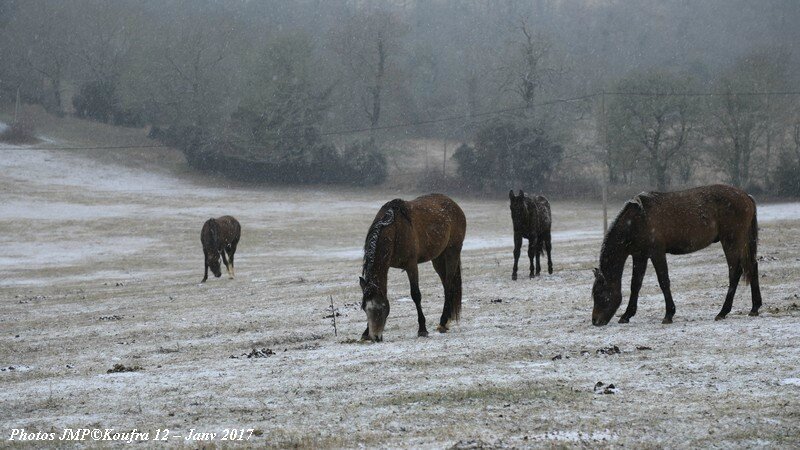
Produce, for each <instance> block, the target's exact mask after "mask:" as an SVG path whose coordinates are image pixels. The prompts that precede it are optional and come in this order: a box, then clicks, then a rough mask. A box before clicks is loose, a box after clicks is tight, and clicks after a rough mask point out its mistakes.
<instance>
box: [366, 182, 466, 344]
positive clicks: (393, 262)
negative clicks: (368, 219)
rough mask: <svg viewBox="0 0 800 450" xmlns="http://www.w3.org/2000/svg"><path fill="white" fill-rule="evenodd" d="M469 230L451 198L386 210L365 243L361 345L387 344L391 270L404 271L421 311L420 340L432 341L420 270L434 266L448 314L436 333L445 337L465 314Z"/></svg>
mask: <svg viewBox="0 0 800 450" xmlns="http://www.w3.org/2000/svg"><path fill="white" fill-rule="evenodd" d="M466 229H467V220H466V218H465V217H464V212H463V211H462V210H461V208H459V206H458V205H457V204H456V203H455V202H454V201H453V200H451V199H450V198H449V197H447V196H445V195H441V194H429V195H423V196H422V197H418V198H416V199H414V200H412V201H409V202H407V201H404V200H401V199H399V198H398V199H394V200H392V201H390V202H388V203H386V204H385V205H383V207H381V209H380V211H378V215H377V216H375V220H373V221H372V225H371V226H370V228H369V232H368V233H367V239H366V242H365V243H364V268H363V272H362V276H361V278H360V279H359V281H360V283H361V290H362V291H363V293H364V297H363V300H362V301H361V309H363V310H364V311H365V312H366V313H367V329H366V330H364V334H363V335H362V336H361V338H362V339H371V340H373V341H381V340H383V328H384V326H385V325H386V317H388V316H389V299H388V297H387V296H386V282H387V277H388V272H389V268H390V267H394V268H397V269H404V270H405V271H406V273H407V274H408V281H409V283H410V284H411V298H412V299H414V305H416V307H417V321H418V322H419V331H418V332H417V335H418V336H427V335H428V329H427V328H425V316H424V315H423V314H422V306H421V303H420V302H421V301H422V294H421V293H420V292H419V274H418V272H417V270H418V269H417V264H420V263H424V262H426V261H433V268H434V269H436V273H438V274H439V278H441V280H442V285H443V286H444V310H443V311H442V317H441V319H440V320H439V326H438V327H437V330H438V331H439V332H440V333H444V332H446V331H447V330H448V329H449V327H448V322H449V321H450V320H451V319H455V320H458V318H459V315H460V313H461V245H462V243H463V242H464V234H465V233H466Z"/></svg>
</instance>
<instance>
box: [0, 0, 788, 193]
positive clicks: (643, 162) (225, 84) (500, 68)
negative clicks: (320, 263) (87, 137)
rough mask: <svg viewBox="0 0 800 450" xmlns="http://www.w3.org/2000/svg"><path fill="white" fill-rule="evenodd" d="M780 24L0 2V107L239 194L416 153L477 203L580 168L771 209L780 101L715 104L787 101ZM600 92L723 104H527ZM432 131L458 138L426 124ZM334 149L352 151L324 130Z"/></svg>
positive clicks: (387, 7)
mask: <svg viewBox="0 0 800 450" xmlns="http://www.w3.org/2000/svg"><path fill="white" fill-rule="evenodd" d="M712 16H713V17H714V18H715V20H714V21H712V22H709V23H706V22H702V21H699V20H698V17H712ZM798 18H800V6H798V4H797V3H796V2H792V1H783V0H772V1H767V2H763V3H761V4H759V5H754V4H753V2H749V1H745V0H730V1H727V0H726V1H723V0H710V1H708V2H697V3H696V4H693V5H688V6H687V5H686V3H685V2H683V1H681V0H665V1H655V0H639V1H634V2H616V1H609V2H556V1H547V0H530V1H513V0H510V1H505V2H496V1H490V0H472V1H461V0H424V1H423V0H405V1H399V2H363V1H355V0H332V1H319V0H297V1H293V2H286V1H282V0H264V1H259V2H237V1H229V2H219V1H213V0H194V1H187V0H164V1H154V0H142V1H135V2H134V1H120V2H99V1H94V0H69V1H64V2H51V1H47V0H26V1H20V0H0V43H1V44H2V45H0V60H2V61H3V62H4V63H3V64H0V98H2V99H3V100H6V101H8V100H10V99H13V98H14V97H15V96H16V95H17V93H19V95H20V97H21V98H22V100H23V101H25V102H28V103H36V104H40V105H42V106H44V107H45V108H47V109H48V110H49V111H51V112H53V113H56V114H64V113H71V114H76V115H78V116H80V117H85V118H88V119H92V120H98V121H101V122H107V123H113V124H117V125H123V126H144V125H148V126H151V127H152V130H153V131H152V136H153V137H154V138H157V139H160V140H162V141H164V142H168V143H170V144H171V145H176V146H178V147H179V148H181V149H182V150H183V151H184V153H185V154H186V155H187V160H188V161H189V163H190V164H192V165H193V166H194V167H197V168H199V169H202V170H218V171H223V172H225V173H228V174H229V175H232V176H239V177H243V178H249V179H267V180H275V181H284V182H328V181H334V182H338V181H342V182H356V183H358V184H373V183H379V182H380V181H381V180H382V179H383V177H385V175H386V172H387V156H389V157H391V154H389V155H387V153H388V150H387V148H388V145H387V143H388V142H392V141H395V140H397V139H400V138H409V137H411V138H422V137H436V138H447V139H458V140H461V141H463V142H465V143H466V144H465V145H463V146H462V147H460V148H459V151H457V152H456V153H455V155H454V159H455V160H456V162H457V163H458V166H459V171H460V172H459V173H460V174H461V177H462V179H463V181H464V184H465V185H467V186H468V187H471V188H473V189H476V190H493V189H499V188H504V187H506V186H507V185H509V184H519V183H523V184H525V185H527V186H531V187H532V188H540V187H541V186H544V185H546V184H547V183H549V182H552V181H553V178H554V177H561V178H564V177H581V176H586V174H585V173H583V172H581V170H578V169H575V168H576V167H578V168H581V167H585V166H586V165H587V163H586V161H587V158H590V159H592V160H593V161H594V162H597V161H599V162H600V164H601V165H603V166H604V167H605V174H604V175H603V176H605V177H608V179H609V180H610V182H612V183H617V184H647V185H650V186H653V187H658V188H666V187H668V186H670V185H677V184H681V183H686V182H688V181H689V180H691V179H692V177H695V178H698V177H699V178H702V177H705V178H708V179H713V178H717V179H723V178H724V179H725V180H724V181H728V182H731V183H733V184H736V185H740V186H747V185H748V184H757V185H759V186H761V187H762V188H765V189H772V188H773V187H774V186H777V184H776V183H778V182H779V181H780V180H782V179H783V178H785V177H783V178H782V175H781V170H782V169H784V168H785V167H793V165H794V166H797V164H798V161H797V159H798V155H797V154H796V152H798V150H797V149H796V146H795V147H792V139H793V138H792V136H793V134H792V133H793V132H794V133H795V134H796V132H795V129H794V127H795V124H796V120H795V119H794V116H793V114H795V112H794V111H796V110H797V108H796V105H797V102H796V99H793V98H787V97H781V98H778V97H769V96H741V95H737V94H736V93H738V92H743V91H757V92H767V91H772V90H780V89H789V88H791V87H792V86H796V85H797V75H796V74H797V73H799V72H798V70H797V69H798V65H797V62H796V60H795V58H793V57H792V55H791V53H790V50H791V48H790V46H789V45H788V43H790V42H793V39H794V40H795V41H796V39H800V33H798V30H797V27H796V26H795V23H796V22H795V21H794V20H793V19H798ZM602 90H605V91H620V92H623V91H625V92H627V91H631V90H637V91H639V90H641V91H647V92H658V93H670V92H671V93H685V92H690V91H693V90H698V91H714V92H722V93H725V92H728V93H730V95H723V96H715V97H709V98H702V97H689V96H656V97H645V96H620V95H608V96H607V98H606V99H605V100H606V101H605V103H604V104H603V105H597V102H582V103H578V104H561V105H550V106H542V105H543V104H545V103H546V102H547V101H548V100H552V99H558V98H563V97H568V96H570V94H574V93H576V92H599V91H602ZM520 106H521V108H519V107H520ZM599 106H602V108H599ZM487 111H505V112H500V113H498V114H492V115H489V116H487V115H486V114H485V113H486V112H487ZM444 116H458V117H464V119H463V120H454V121H442V122H435V123H428V122H432V119H437V118H439V117H444ZM587 119H588V120H587ZM396 123H422V124H423V125H418V126H411V127H405V128H396V129H391V130H384V129H383V128H385V127H386V126H387V125H391V124H396ZM347 129H364V130H367V131H366V132H364V133H361V134H354V135H347V136H337V135H330V134H328V133H327V132H326V130H347ZM370 130H372V131H370ZM587 135H591V136H592V138H591V139H588V140H587V138H586V136H587Z"/></svg>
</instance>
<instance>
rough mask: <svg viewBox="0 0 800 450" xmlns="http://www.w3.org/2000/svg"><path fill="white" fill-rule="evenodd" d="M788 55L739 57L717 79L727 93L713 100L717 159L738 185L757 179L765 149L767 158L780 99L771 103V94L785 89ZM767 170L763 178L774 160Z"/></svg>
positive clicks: (711, 128) (761, 53) (711, 125)
mask: <svg viewBox="0 0 800 450" xmlns="http://www.w3.org/2000/svg"><path fill="white" fill-rule="evenodd" d="M787 59H788V58H787V56H786V55H785V54H784V53H783V52H780V51H777V52H773V51H769V50H763V51H758V52H755V53H753V54H750V55H749V56H747V57H745V58H741V59H740V60H738V61H737V63H736V64H735V65H734V66H733V67H731V68H730V69H729V70H728V71H727V73H725V74H724V75H723V77H722V78H721V79H720V81H719V82H718V83H717V89H718V90H720V91H721V92H723V93H724V95H722V96H721V97H719V98H718V99H717V100H716V101H715V102H714V103H713V104H712V105H711V121H710V123H709V135H710V136H711V138H712V145H711V153H712V155H713V157H712V160H714V161H716V162H717V165H718V166H719V167H720V168H721V169H722V170H723V171H724V172H725V173H726V174H727V175H728V177H729V179H730V182H731V183H732V184H733V185H735V186H741V187H744V186H746V185H747V184H748V183H749V182H750V181H751V179H752V176H753V175H754V174H753V168H754V165H755V163H756V161H755V159H756V158H757V157H758V156H759V153H760V152H759V150H760V149H763V150H764V153H763V156H764V159H765V160H766V159H767V158H766V157H767V155H768V154H769V151H770V147H771V145H770V144H771V133H772V131H771V127H772V124H771V123H772V121H773V120H774V119H775V113H776V111H775V106H776V105H777V103H776V102H770V97H769V95H766V93H767V92H768V91H771V90H775V89H780V87H781V83H782V82H783V80H785V79H786V73H785V71H786V64H785V61H786V60H787ZM764 169H765V170H764V173H763V176H762V180H763V181H765V182H766V181H767V176H766V173H767V171H768V170H769V167H768V161H766V162H765V163H764Z"/></svg>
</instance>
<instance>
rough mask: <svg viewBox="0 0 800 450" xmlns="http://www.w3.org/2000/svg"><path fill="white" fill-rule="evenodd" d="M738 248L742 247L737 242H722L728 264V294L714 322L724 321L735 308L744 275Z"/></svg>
mask: <svg viewBox="0 0 800 450" xmlns="http://www.w3.org/2000/svg"><path fill="white" fill-rule="evenodd" d="M738 248H740V247H739V246H738V245H737V244H736V242H733V241H730V240H725V241H722V251H724V252H725V260H726V261H727V262H728V293H727V295H726V296H725V302H724V303H723V304H722V309H721V310H720V312H719V314H717V317H715V318H714V320H722V319H724V318H725V316H727V315H728V313H729V312H731V309H732V308H733V298H734V297H735V296H736V288H737V287H738V286H739V280H740V279H741V278H742V273H743V267H742V261H741V257H740V256H739V254H740V252H739V251H737V249H738Z"/></svg>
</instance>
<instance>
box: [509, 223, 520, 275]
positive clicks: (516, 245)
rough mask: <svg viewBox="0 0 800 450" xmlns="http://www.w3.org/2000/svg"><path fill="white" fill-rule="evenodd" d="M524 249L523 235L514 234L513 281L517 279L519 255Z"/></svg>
mask: <svg viewBox="0 0 800 450" xmlns="http://www.w3.org/2000/svg"><path fill="white" fill-rule="evenodd" d="M521 248H522V234H521V233H514V269H513V270H512V271H511V279H512V280H516V279H517V264H518V263H519V253H520V249H521Z"/></svg>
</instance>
